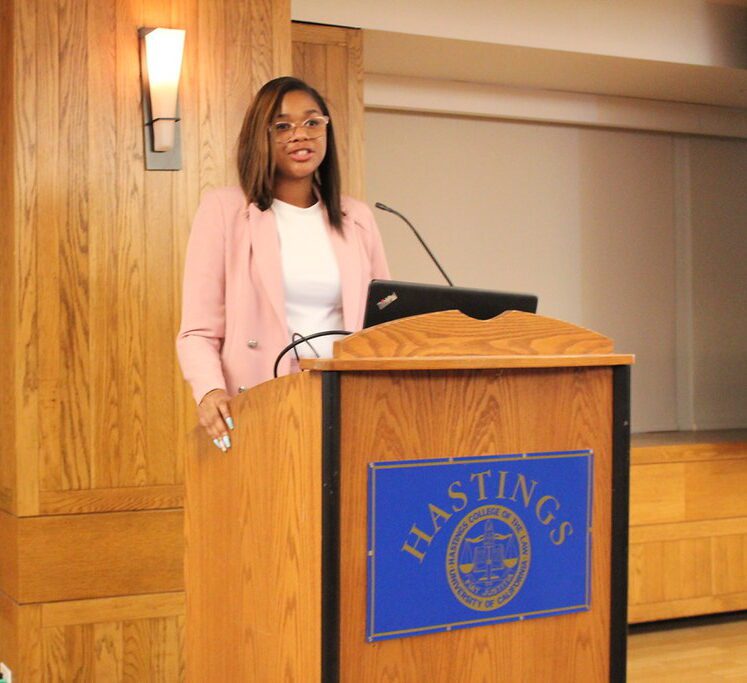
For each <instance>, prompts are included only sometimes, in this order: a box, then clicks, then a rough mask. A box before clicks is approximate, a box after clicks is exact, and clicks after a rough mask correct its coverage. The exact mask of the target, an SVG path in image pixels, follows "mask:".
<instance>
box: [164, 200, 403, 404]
mask: <svg viewBox="0 0 747 683" xmlns="http://www.w3.org/2000/svg"><path fill="white" fill-rule="evenodd" d="M342 210H343V212H344V214H345V215H344V219H343V233H342V234H340V233H339V232H338V231H336V230H333V229H332V228H331V227H329V226H328V229H329V235H330V240H331V243H332V247H333V251H334V253H335V256H336V257H337V263H338V265H339V268H340V279H341V283H342V312H343V319H344V323H345V329H347V330H352V331H354V330H359V329H360V328H361V326H362V324H363V313H364V306H365V298H366V290H367V287H368V283H369V281H370V280H372V279H373V278H385V279H386V278H389V268H388V267H387V263H386V257H385V255H384V248H383V245H382V243H381V236H380V234H379V230H378V228H377V227H376V222H375V221H374V218H373V215H372V214H371V210H370V209H369V208H368V206H366V205H365V204H364V203H362V202H359V201H357V200H355V199H351V198H348V197H344V198H343V202H342ZM289 341H290V335H289V332H288V325H287V323H286V318H285V296H284V290H283V274H282V266H281V261H280V243H279V240H278V233H277V227H276V225H275V215H274V214H273V212H272V211H269V210H268V211H260V210H259V209H258V208H257V207H256V206H255V205H254V204H251V205H247V202H246V199H245V197H244V194H243V192H242V191H241V189H240V188H238V187H226V188H220V189H217V190H211V191H210V192H207V193H206V194H205V195H204V196H203V198H202V200H201V202H200V206H199V207H198V209H197V214H196V215H195V219H194V223H193V224H192V233H191V234H190V237H189V243H188V245H187V256H186V261H185V266H184V290H183V303H182V323H181V328H180V329H179V336H178V337H177V341H176V348H177V354H178V356H179V363H180V365H181V368H182V372H183V373H184V377H185V379H186V380H187V381H188V382H189V383H190V384H191V385H192V393H193V395H194V397H195V401H197V402H198V403H199V402H200V400H201V399H202V397H203V396H204V395H205V394H206V393H207V392H208V391H210V390H212V389H225V390H226V391H227V392H228V393H229V394H230V395H232V396H233V395H235V394H237V393H238V392H239V391H240V390H243V389H244V388H248V387H251V386H254V385H255V384H259V383H260V382H264V381H265V380H268V379H271V378H272V366H273V363H274V362H275V358H276V356H277V354H278V352H279V351H280V350H281V349H282V348H283V347H284V346H285V345H286V344H287V343H288V342H289ZM289 371H290V356H289V355H286V356H285V358H284V359H283V361H282V362H281V364H280V368H279V370H278V373H279V374H287V373H288V372H289Z"/></svg>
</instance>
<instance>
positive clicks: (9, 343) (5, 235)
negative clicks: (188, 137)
mask: <svg viewBox="0 0 747 683" xmlns="http://www.w3.org/2000/svg"><path fill="white" fill-rule="evenodd" d="M13 28H14V16H13V4H12V3H10V2H3V3H2V4H1V5H0V45H2V49H0V92H3V93H4V94H5V96H4V97H2V99H0V158H2V159H3V163H2V164H0V291H2V292H3V296H2V297H0V330H3V334H1V335H0V386H2V387H4V391H3V392H2V395H0V433H2V435H3V441H4V444H5V447H4V448H2V449H0V510H6V511H7V512H15V511H16V500H15V498H16V462H15V458H14V446H15V406H14V402H13V396H14V391H13V386H14V382H15V367H14V363H13V356H14V350H15V349H14V347H15V335H14V330H15V324H14V323H15V311H14V308H13V302H14V300H15V297H14V292H15V263H14V259H13V255H14V253H15V237H16V228H15V206H14V195H15V192H14V182H15V177H14V172H13V171H14V165H15V151H14V127H15V116H14V111H13V98H12V97H8V93H12V92H13V89H14V83H13V79H14V71H13V43H14V37H13ZM1 547H2V545H1V544H0V548H1Z"/></svg>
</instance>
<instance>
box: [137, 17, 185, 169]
mask: <svg viewBox="0 0 747 683" xmlns="http://www.w3.org/2000/svg"><path fill="white" fill-rule="evenodd" d="M138 35H139V36H140V84H141V89H142V100H143V137H144V140H145V168H146V169H149V170H159V171H176V170H179V169H180V168H181V166H182V158H181V157H182V155H181V136H180V132H179V128H180V126H179V103H178V100H177V94H178V90H179V76H180V74H181V71H182V56H183V54H184V31H182V30H180V29H173V28H141V29H138Z"/></svg>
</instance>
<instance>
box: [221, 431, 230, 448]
mask: <svg viewBox="0 0 747 683" xmlns="http://www.w3.org/2000/svg"><path fill="white" fill-rule="evenodd" d="M223 445H224V446H225V447H226V448H231V437H230V436H228V434H226V435H225V436H224V437H223Z"/></svg>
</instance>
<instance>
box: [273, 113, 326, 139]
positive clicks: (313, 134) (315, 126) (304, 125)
mask: <svg viewBox="0 0 747 683" xmlns="http://www.w3.org/2000/svg"><path fill="white" fill-rule="evenodd" d="M327 124H329V116H321V115H320V116H312V117H310V118H308V119H306V120H305V121H303V122H301V123H291V122H290V121H275V123H273V124H272V125H271V126H270V132H271V133H272V134H273V135H274V136H275V140H276V141H277V142H288V140H290V139H292V138H293V136H294V135H295V133H296V129H298V128H300V129H301V130H302V131H303V132H304V134H305V135H306V137H307V138H309V139H310V140H313V139H314V138H320V137H322V135H324V132H325V131H326V130H327Z"/></svg>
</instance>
